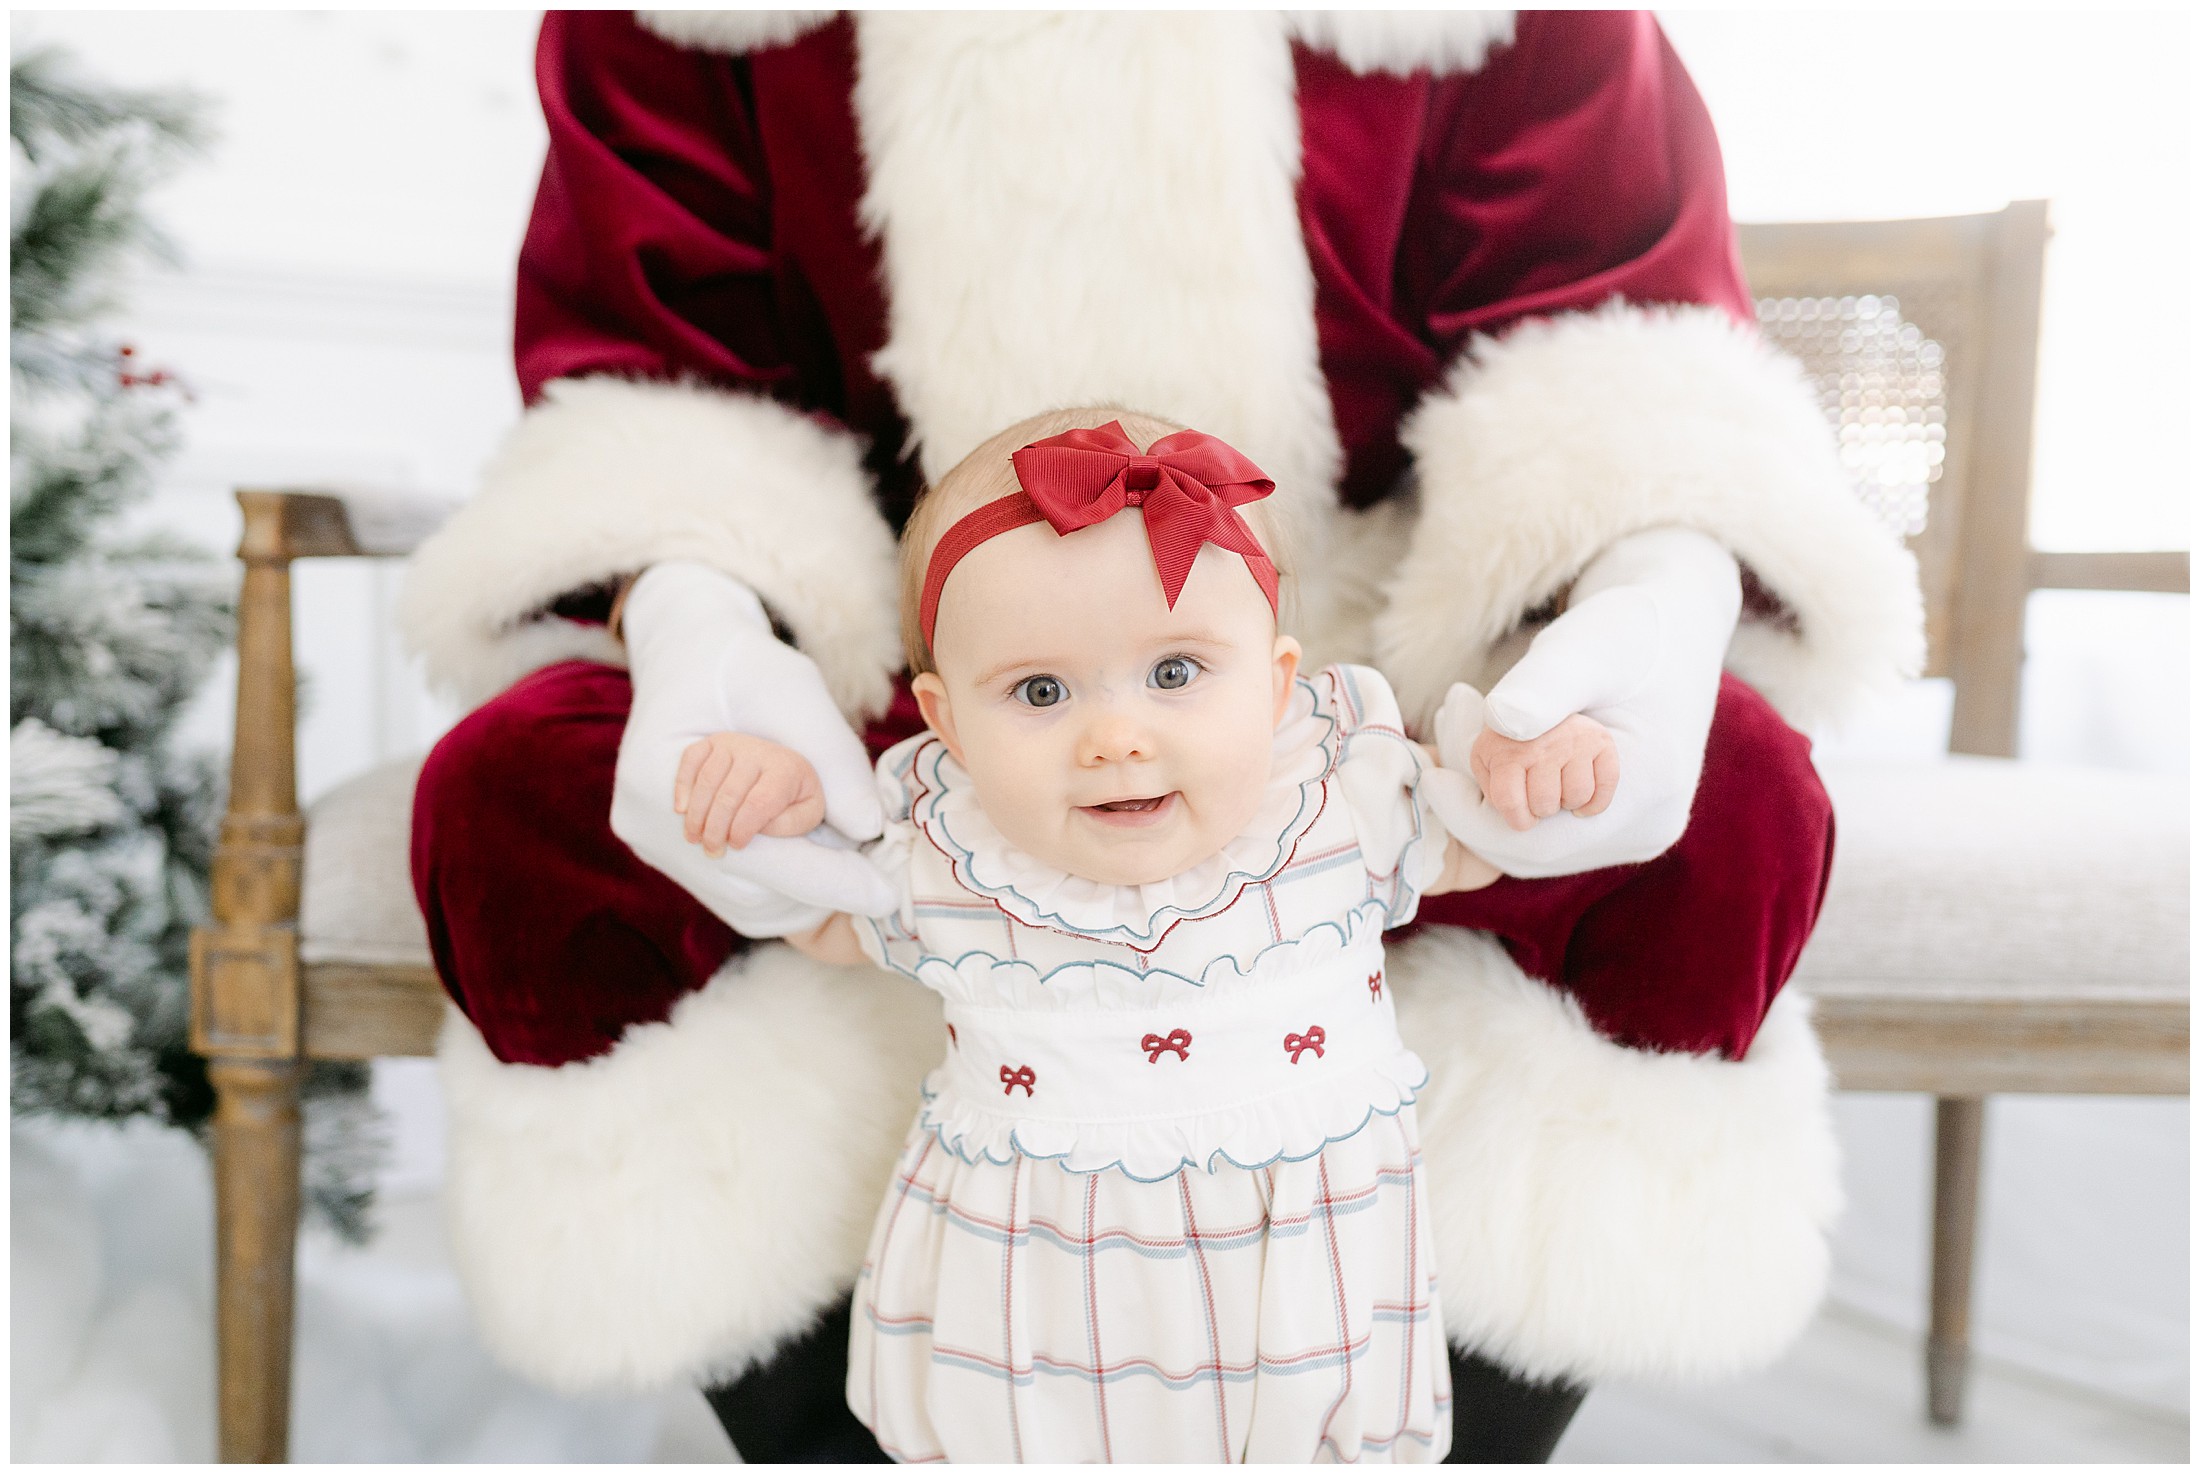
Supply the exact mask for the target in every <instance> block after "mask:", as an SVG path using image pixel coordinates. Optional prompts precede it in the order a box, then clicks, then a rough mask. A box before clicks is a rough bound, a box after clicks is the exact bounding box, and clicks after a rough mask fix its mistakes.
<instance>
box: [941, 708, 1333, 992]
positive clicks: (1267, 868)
mask: <svg viewBox="0 0 2200 1474" xmlns="http://www.w3.org/2000/svg"><path fill="white" fill-rule="evenodd" d="M1336 728H1337V724H1336V721H1335V719H1334V718H1333V717H1331V716H1330V715H1329V714H1328V713H1327V712H1325V711H1324V710H1323V709H1322V707H1321V703H1320V701H1319V700H1318V699H1317V697H1316V694H1315V690H1314V687H1313V685H1312V683H1311V682H1308V681H1306V680H1305V679H1303V678H1302V679H1300V680H1299V681H1298V682H1297V684H1296V687H1295V689H1294V690H1293V693H1292V698H1291V707H1290V710H1289V711H1288V712H1286V713H1285V715H1284V719H1283V721H1282V722H1281V723H1279V724H1278V725H1277V727H1276V735H1275V741H1274V744H1273V746H1272V747H1271V749H1270V751H1271V754H1272V756H1271V760H1270V776H1269V779H1268V787H1267V790H1266V791H1265V792H1264V793H1263V794H1262V795H1261V801H1260V807H1259V808H1258V809H1257V810H1256V811H1255V812H1254V814H1253V818H1252V821H1251V822H1250V823H1248V824H1247V825H1246V827H1245V829H1244V831H1243V832H1242V833H1240V834H1239V835H1238V836H1237V837H1236V838H1235V839H1233V840H1231V841H1230V842H1229V843H1228V844H1225V845H1224V846H1223V847H1222V848H1221V850H1220V851H1218V852H1217V853H1215V854H1213V855H1210V856H1208V857H1207V858H1206V859H1205V860H1202V861H1201V862H1200V863H1199V864H1197V865H1194V866H1193V867H1192V868H1191V869H1189V870H1187V871H1185V872H1183V873H1182V874H1180V875H1172V876H1170V877H1169V878H1167V879H1166V880H1157V881H1154V882H1152V883H1150V884H1147V885H1107V884H1104V883H1102V882H1100V881H1097V880H1087V879H1086V878H1084V877H1083V876H1080V875H1071V874H1070V873H1069V872H1067V871H1065V870H1061V869H1057V868H1056V867H1054V866H1052V865H1049V864H1047V863H1046V862H1045V861H1043V860H1041V859H1038V858H1037V857H1036V856H1033V855H1030V854H1028V853H1026V852H1025V851H1023V850H1020V849H1018V848H1016V847H1015V846H1014V845H1012V844H1010V843H1009V841H1008V840H1007V838H1006V837H1004V836H1003V835H1002V833H1001V831H1000V829H999V828H998V827H996V826H995V824H994V823H993V821H992V820H991V819H989V818H987V817H986V813H985V810H984V809H982V808H980V807H979V806H978V796H977V793H976V790H975V789H974V787H973V785H972V784H971V781H970V774H969V773H968V772H967V771H966V770H965V769H964V768H963V766H962V764H961V763H958V762H957V761H955V759H954V758H953V757H952V756H951V755H950V754H949V753H948V751H947V747H946V744H944V743H942V742H939V741H937V740H934V741H931V742H927V743H926V744H925V745H924V747H923V748H922V749H921V750H920V751H919V752H918V753H917V756H916V775H917V777H918V778H919V780H920V781H921V783H922V785H923V793H922V795H921V796H920V797H919V798H918V800H917V801H916V803H915V804H914V805H913V806H912V807H911V810H910V815H909V817H910V819H911V820H912V821H913V822H914V823H915V824H916V826H917V828H918V829H919V830H921V831H922V832H923V833H924V835H925V837H926V838H928V839H929V840H931V842H932V843H933V844H934V845H935V846H937V847H938V849H939V851H940V853H941V854H943V855H945V856H946V857H947V860H948V863H949V864H950V865H951V866H953V867H954V872H955V879H956V880H957V881H958V882H960V883H961V884H962V886H963V887H964V888H965V889H967V890H970V891H973V892H975V893H977V894H978V895H981V896H984V897H986V898H987V899H989V900H991V901H992V902H994V903H995V904H996V905H998V906H999V907H1000V908H1001V909H1002V910H1003V911H1005V912H1007V913H1008V914H1009V915H1010V916H1011V917H1013V918H1015V919H1016V920H1018V921H1021V922H1023V923H1024V924H1025V925H1026V926H1037V927H1046V928H1049V929H1051V930H1055V931H1069V932H1078V933H1082V934H1085V935H1088V936H1093V937H1097V938H1099V939H1100V940H1103V941H1109V942H1121V943H1125V944H1128V945H1130V946H1132V947H1134V948H1140V949H1144V948H1149V947H1152V946H1154V945H1157V944H1158V943H1159V942H1160V940H1161V937H1162V936H1163V934H1164V933H1166V932H1167V931H1168V929H1169V928H1170V927H1171V926H1173V925H1175V924H1176V923H1177V922H1178V921H1183V920H1188V919H1196V918H1198V917H1201V916H1211V915H1213V914H1214V913H1215V912H1217V911H1220V910H1222V909H1224V908H1225V907H1227V906H1228V905H1229V904H1230V903H1231V902H1232V901H1234V900H1236V899H1237V897H1238V894H1239V892H1241V891H1243V890H1244V889H1245V887H1246V886H1248V885H1253V884H1257V883H1258V882H1260V881H1263V880H1266V879H1268V878H1269V877H1270V876H1272V875H1274V874H1275V873H1276V872H1277V871H1279V870H1281V869H1282V868H1283V866H1284V862H1285V861H1287V860H1289V859H1290V858H1291V853H1292V850H1293V849H1294V848H1295V847H1296V846H1297V844H1298V841H1299V836H1301V835H1302V834H1304V833H1305V832H1306V831H1307V829H1308V828H1309V827H1310V826H1311V825H1312V824H1313V822H1314V820H1315V818H1316V817H1317V816H1318V815H1319V814H1320V813H1321V808H1322V782H1323V780H1324V779H1325V778H1327V777H1328V776H1329V772H1330V769H1331V768H1332V767H1333V766H1334V765H1335V762H1336Z"/></svg>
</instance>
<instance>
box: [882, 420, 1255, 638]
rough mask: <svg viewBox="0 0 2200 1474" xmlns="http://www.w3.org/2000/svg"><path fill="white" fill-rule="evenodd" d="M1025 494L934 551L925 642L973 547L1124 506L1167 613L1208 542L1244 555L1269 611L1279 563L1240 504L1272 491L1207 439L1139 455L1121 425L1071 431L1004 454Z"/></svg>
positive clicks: (989, 508)
mask: <svg viewBox="0 0 2200 1474" xmlns="http://www.w3.org/2000/svg"><path fill="white" fill-rule="evenodd" d="M1010 459H1011V460H1012V461H1013V462H1014V464H1015V467H1016V480H1017V483H1018V484H1019V485H1021V486H1022V487H1023V490H1022V491H1018V492H1011V493H1010V494H1009V495H1007V496H1004V497H1002V498H1000V499H999V500H998V501H991V502H987V503H986V504H985V505H984V506H982V507H980V508H978V509H977V510H976V511H975V512H972V513H970V514H969V515H968V516H966V517H964V518H962V519H961V520H960V521H958V522H957V523H956V524H955V525H954V526H952V527H950V528H948V529H947V533H946V535H945V536H944V537H942V538H941V539H940V540H939V543H938V545H937V546H935V547H934V548H933V549H932V561H931V563H930V564H929V565H928V566H927V567H926V569H925V571H924V597H923V599H922V600H921V601H920V602H919V603H918V605H917V626H918V628H919V629H921V630H923V631H924V642H925V644H927V645H929V644H931V643H932V622H933V621H934V620H935V619H937V618H938V617H939V612H940V591H941V590H943V589H944V588H946V587H947V575H948V574H950V573H952V572H954V571H955V565H956V564H957V563H960V562H961V561H962V560H963V558H964V557H965V556H967V555H968V554H969V552H970V550H971V549H973V548H975V547H977V546H978V545H979V544H980V543H983V542H985V541H987V540H988V539H990V538H996V537H999V536H1000V535H1001V534H1002V533H1004V532H1009V531H1012V530H1014V529H1015V528H1018V527H1027V526H1029V525H1030V524H1032V523H1034V522H1038V521H1042V520H1043V521H1045V522H1046V524H1047V525H1048V526H1050V527H1052V528H1053V529H1054V531H1055V533H1056V534H1057V535H1059V536H1063V537H1066V536H1068V535H1069V534H1070V533H1073V532H1075V531H1077V530H1078V529H1079V528H1082V527H1092V526H1096V525H1097V524H1099V523H1102V522H1105V521H1107V520H1108V519H1109V518H1110V517H1113V516H1114V515H1115V514H1116V513H1117V512H1120V511H1122V510H1123V509H1124V508H1125V507H1136V508H1138V509H1139V511H1140V513H1141V514H1143V516H1144V517H1145V519H1146V541H1147V542H1148V543H1149V544H1151V545H1152V547H1153V566H1154V572H1156V573H1158V574H1160V575H1161V592H1162V594H1163V595H1164V596H1165V597H1166V598H1167V599H1168V601H1169V607H1170V608H1171V609H1174V608H1175V607H1176V596H1177V595H1178V594H1180V593H1182V592H1183V591H1184V580H1185V579H1187V578H1189V577H1190V576H1191V572H1192V562H1193V560H1194V559H1196V558H1197V557H1198V556H1199V550H1200V549H1201V548H1202V547H1205V546H1206V545H1207V544H1208V543H1213V544H1214V545H1215V546H1216V547H1218V548H1227V549H1228V550H1229V551H1231V552H1233V553H1237V554H1239V555H1241V556H1242V557H1243V558H1244V559H1245V566H1246V568H1248V569H1249V570H1251V572H1252V575H1253V578H1254V580H1255V581H1256V582H1257V583H1259V585H1260V591H1261V592H1262V593H1264V594H1266V595H1267V596H1268V607H1269V608H1270V609H1274V608H1275V607H1276V565H1275V563H1274V562H1273V561H1272V560H1271V559H1270V558H1269V556H1268V553H1267V551H1266V550H1265V549H1264V548H1262V547H1261V545H1260V539H1258V538H1256V537H1254V536H1253V530H1252V529H1251V528H1250V527H1247V526H1246V525H1245V519H1244V518H1243V517H1240V516H1239V515H1238V513H1237V508H1239V507H1241V506H1243V505H1244V504H1245V503H1247V502H1255V501H1259V500H1260V499H1261V498H1262V497H1264V496H1266V495H1268V494H1269V493H1270V492H1272V491H1274V490H1275V489H1276V483H1275V482H1273V481H1270V480H1269V479H1268V478H1267V476H1265V475H1264V474H1262V472H1261V469H1260V467H1258V466H1256V465H1254V464H1253V463H1252V462H1251V461H1249V460H1247V459H1246V458H1245V457H1244V456H1242V455H1240V454H1239V453H1238V452H1237V451H1236V450H1234V449H1232V448H1231V447H1230V446H1229V445H1227V444H1226V443H1224V442H1223V441H1220V440H1217V439H1216V438H1215V437H1214V436H1212V435H1203V434H1201V433H1200V432H1199V431H1197V430H1179V431H1177V432H1176V433H1175V434H1174V435H1167V436H1163V437H1162V438H1161V439H1159V440H1156V441H1155V442H1154V443H1153V447H1152V448H1151V449H1150V450H1144V451H1141V450H1140V449H1139V448H1138V446H1137V444H1136V443H1135V442H1134V441H1133V440H1132V439H1131V438H1130V437H1129V436H1128V435H1126V434H1124V433H1123V426H1122V423H1121V422H1120V421H1117V420H1110V421H1108V422H1107V423H1106V424H1105V425H1102V426H1101V427H1100V428H1098V429H1097V430H1071V431H1068V432H1067V433H1065V434H1061V435H1054V436H1050V437H1048V438H1047V439H1045V440H1038V441H1034V442H1032V443H1031V444H1030V445H1027V446H1025V447H1024V448H1023V449H1022V450H1019V451H1017V452H1016V454H1015V455H1014V456H1012V457H1011V458H1010Z"/></svg>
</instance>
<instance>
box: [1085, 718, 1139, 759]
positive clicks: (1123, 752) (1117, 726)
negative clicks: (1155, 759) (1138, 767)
mask: <svg viewBox="0 0 2200 1474" xmlns="http://www.w3.org/2000/svg"><path fill="white" fill-rule="evenodd" d="M1152 745H1153V744H1152V739H1151V738H1150V737H1149V736H1148V735H1147V733H1146V732H1145V730H1144V729H1143V728H1142V727H1141V726H1140V725H1139V723H1137V722H1135V721H1133V720H1131V718H1130V717H1129V716H1128V715H1126V714H1125V713H1122V712H1117V711H1102V712H1097V713H1095V714H1094V715H1093V717H1092V719H1091V720H1090V721H1088V722H1087V723H1086V724H1085V730H1084V732H1083V734H1082V735H1081V738H1080V740H1079V743H1078V753H1077V756H1078V760H1079V761H1080V762H1082V763H1084V764H1085V765H1086V766H1088V767H1090V766H1093V765H1095V764H1098V763H1122V762H1129V761H1131V760H1132V759H1134V758H1144V757H1151V756H1153V753H1152V751H1151V748H1152Z"/></svg>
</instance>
